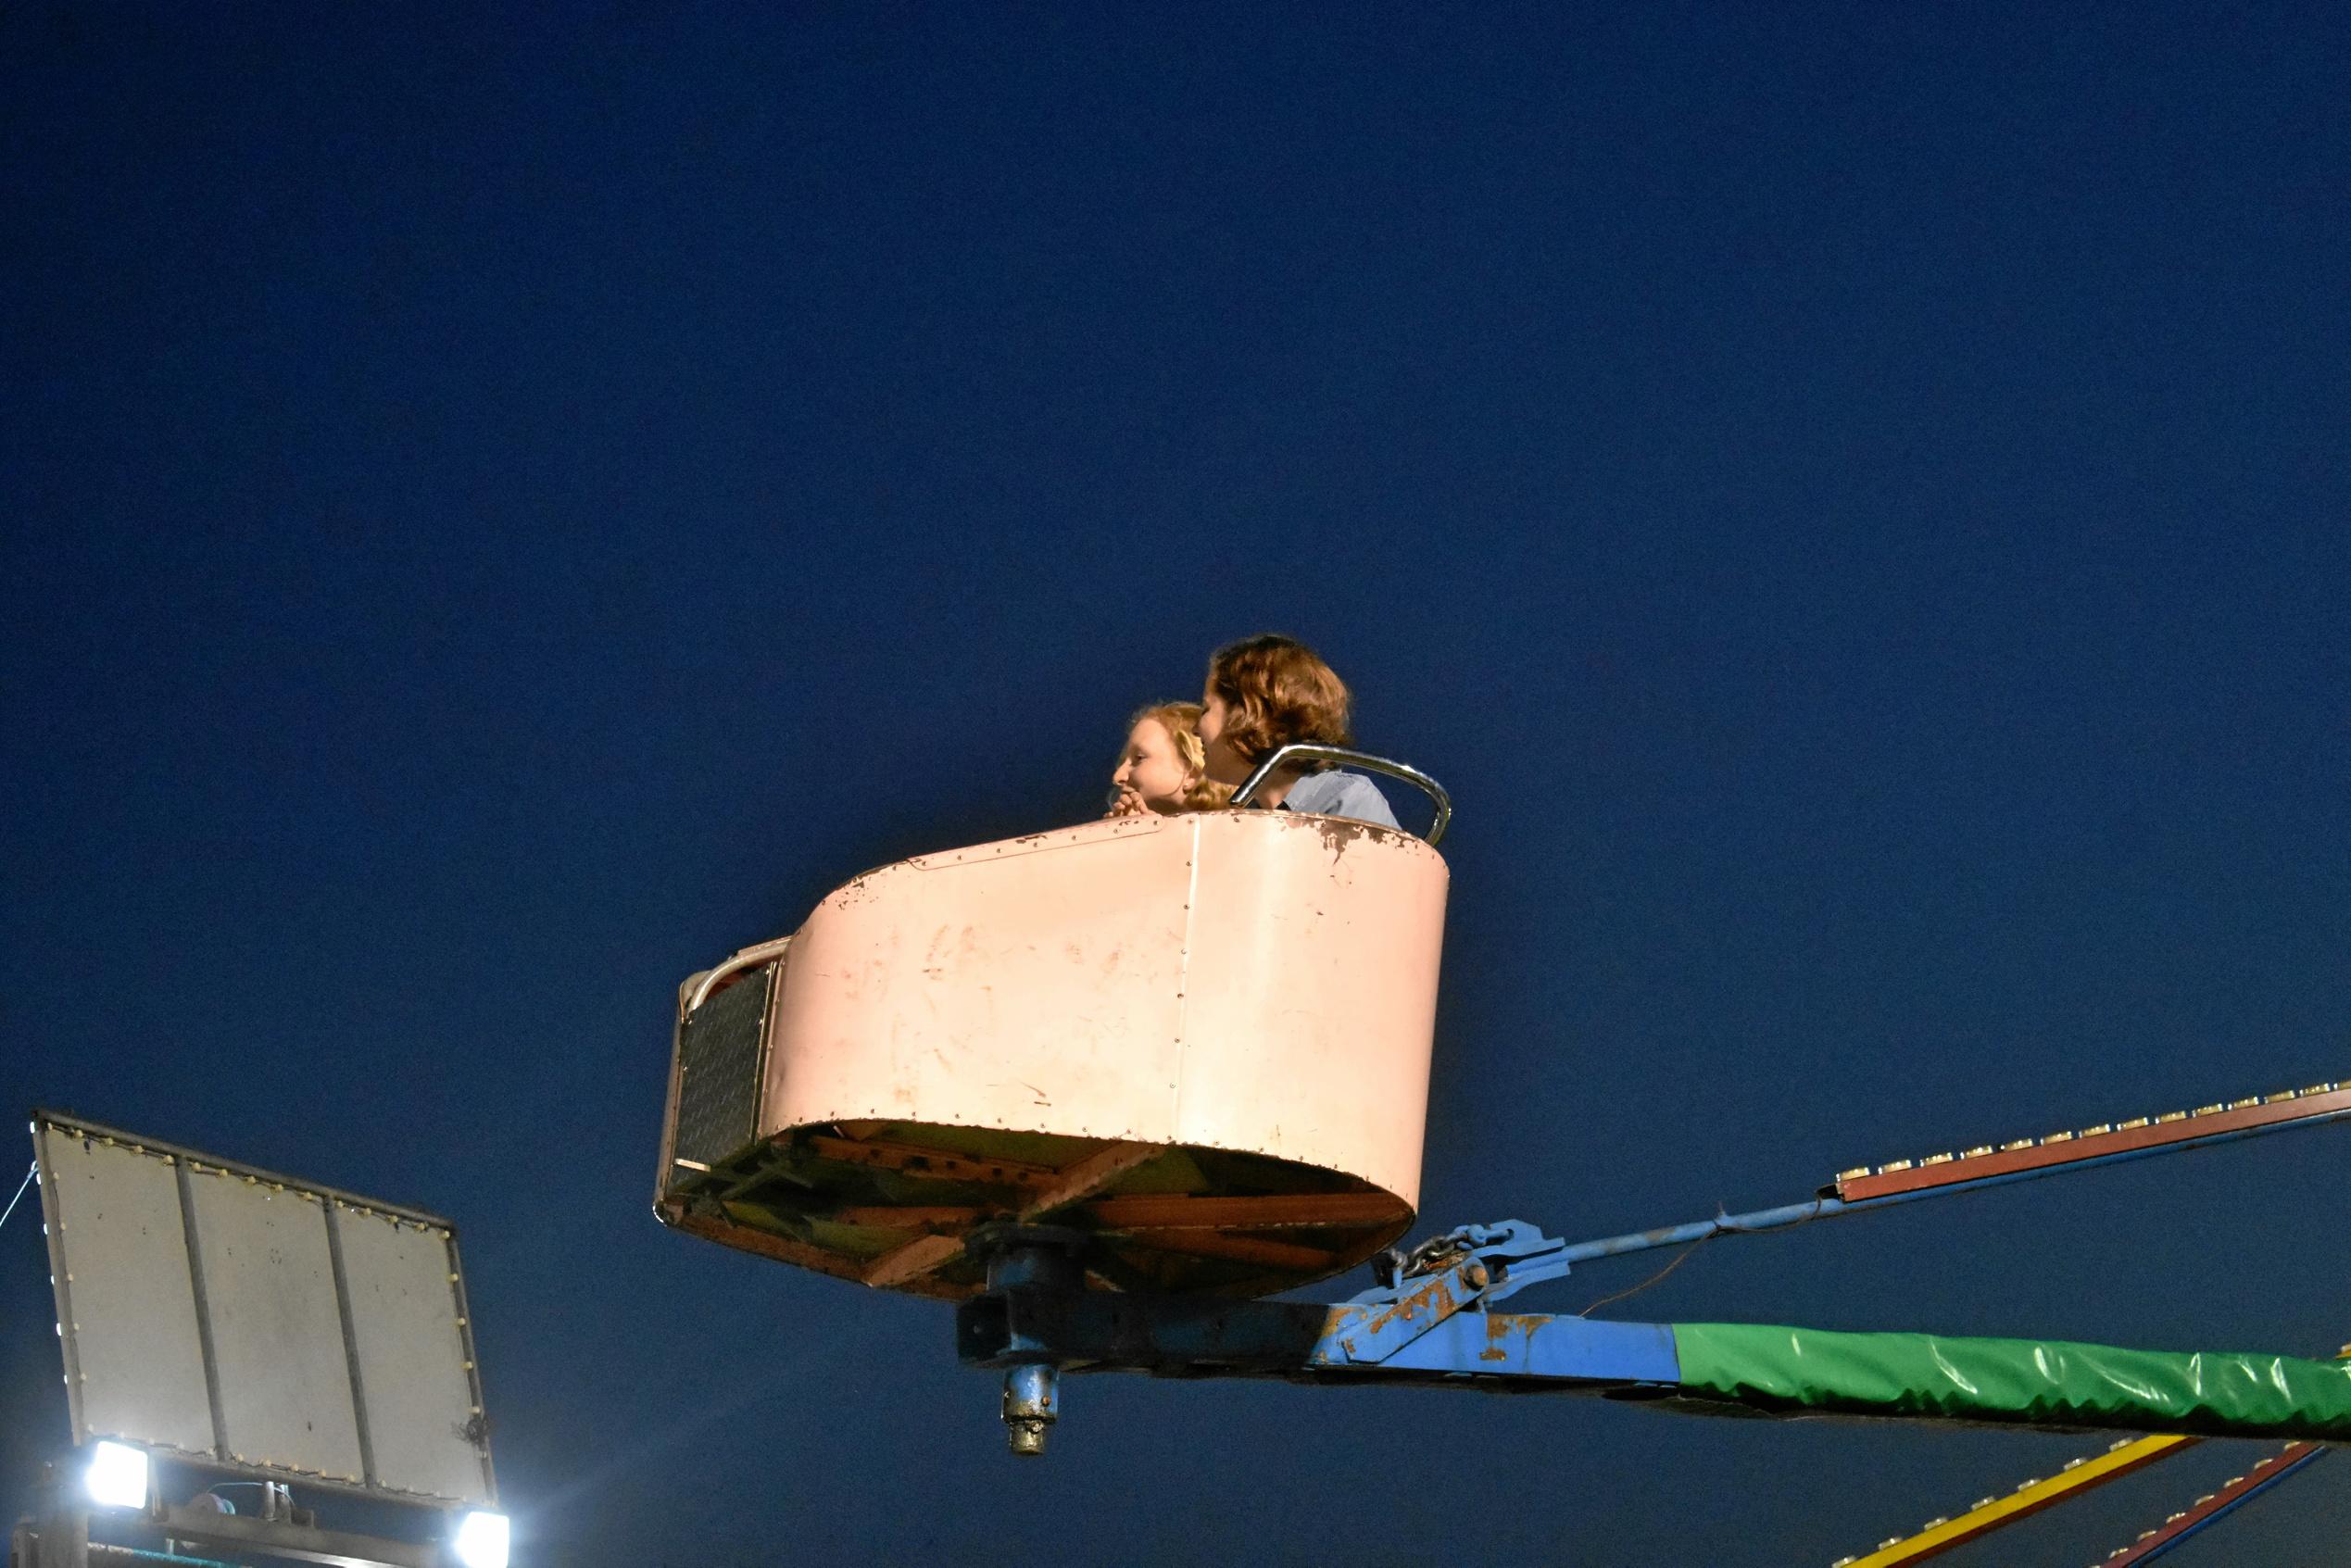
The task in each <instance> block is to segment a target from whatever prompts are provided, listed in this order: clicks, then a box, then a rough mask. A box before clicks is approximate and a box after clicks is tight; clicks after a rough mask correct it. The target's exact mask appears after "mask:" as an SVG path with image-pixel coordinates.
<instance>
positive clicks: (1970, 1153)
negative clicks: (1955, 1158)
mask: <svg viewBox="0 0 2351 1568" xmlns="http://www.w3.org/2000/svg"><path fill="white" fill-rule="evenodd" d="M1991 1152H1992V1146H1991V1145H1990V1144H1988V1143H1980V1144H1978V1145H1976V1147H1975V1148H1969V1149H1963V1150H1961V1151H1960V1154H1959V1158H1960V1159H1962V1160H1980V1159H1982V1158H1983V1157H1984V1156H1985V1155H1987V1154H1990V1153H1991Z"/></svg>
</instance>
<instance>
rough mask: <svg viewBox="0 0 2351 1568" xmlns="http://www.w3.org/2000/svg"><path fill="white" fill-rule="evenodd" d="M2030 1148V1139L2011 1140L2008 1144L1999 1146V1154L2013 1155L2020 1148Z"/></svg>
mask: <svg viewBox="0 0 2351 1568" xmlns="http://www.w3.org/2000/svg"><path fill="white" fill-rule="evenodd" d="M2031 1147H2032V1140H2031V1139H2030V1138H2012V1139H2010V1140H2009V1141H2008V1142H2006V1143H2004V1144H2002V1145H2001V1146H2000V1152H2001V1153H2003V1154H2014V1153H2016V1152H2017V1150H2018V1149H2020V1148H2031Z"/></svg>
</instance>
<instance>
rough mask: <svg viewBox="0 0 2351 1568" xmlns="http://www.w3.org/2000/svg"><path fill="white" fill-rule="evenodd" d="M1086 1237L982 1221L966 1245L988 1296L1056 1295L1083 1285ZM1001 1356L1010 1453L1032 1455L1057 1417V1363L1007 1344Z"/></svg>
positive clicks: (1038, 1452)
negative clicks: (983, 1274) (982, 1266)
mask: <svg viewBox="0 0 2351 1568" xmlns="http://www.w3.org/2000/svg"><path fill="white" fill-rule="evenodd" d="M1089 1239H1090V1238H1089V1237H1088V1236H1087V1235H1086V1234H1085V1233H1084V1232H1082V1231H1073V1230H1063V1229H1061V1228H1058V1227H1055V1226H1051V1225H1019V1224H1005V1225H987V1226H982V1227H981V1228H980V1229H978V1230H975V1231H974V1232H973V1233H972V1239H971V1250H972V1251H973V1253H974V1255H976V1256H978V1257H980V1258H982V1259H984V1260H986V1261H987V1289H988V1295H989V1296H990V1297H992V1298H1000V1297H1002V1296H1003V1295H1004V1294H1006V1293H1008V1292H1023V1293H1032V1292H1033V1293H1037V1294H1041V1295H1047V1296H1060V1295H1063V1294H1066V1293H1071V1292H1076V1291H1082V1290H1084V1289H1085V1288H1086V1269H1085V1265H1084V1263H1083V1262H1082V1261H1080V1260H1081V1254H1082V1253H1083V1251H1084V1249H1085V1248H1086V1247H1087V1244H1088V1241H1089ZM1004 1359H1005V1360H1008V1361H1012V1364H1011V1365H1010V1366H1007V1367H1006V1368H1005V1372H1004V1404H1003V1418H1004V1438H1005V1442H1006V1444H1007V1445H1008V1446H1009V1447H1010V1448H1011V1449H1012V1452H1013V1453H1014V1454H1017V1455H1019V1456H1020V1457H1021V1458H1024V1459H1035V1458H1037V1457H1039V1456H1041V1455H1042V1454H1043V1453H1044V1452H1045V1439H1046V1437H1047V1436H1049V1435H1050V1433H1051V1431H1052V1427H1053V1423H1054V1422H1055V1421H1057V1420H1059V1419H1060V1417H1061V1368H1060V1367H1059V1366H1058V1365H1057V1364H1055V1361H1054V1360H1053V1358H1052V1357H1051V1356H1050V1354H1049V1353H1047V1352H1045V1351H1044V1350H1042V1349H1041V1348H1032V1349H1025V1350H1024V1349H1018V1348H1015V1349H1012V1351H1011V1352H1010V1354H1009V1355H1007V1356H1006V1357H1005V1358H1004Z"/></svg>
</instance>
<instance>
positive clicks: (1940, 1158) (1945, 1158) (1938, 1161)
mask: <svg viewBox="0 0 2351 1568" xmlns="http://www.w3.org/2000/svg"><path fill="white" fill-rule="evenodd" d="M1951 1160H1952V1156H1951V1154H1950V1152H1949V1151H1948V1150H1945V1151H1944V1152H1943V1153H1942V1154H1930V1155H1928V1156H1927V1157H1926V1158H1925V1159H1924V1160H1919V1161H1918V1163H1919V1164H1921V1165H1948V1164H1950V1163H1951Z"/></svg>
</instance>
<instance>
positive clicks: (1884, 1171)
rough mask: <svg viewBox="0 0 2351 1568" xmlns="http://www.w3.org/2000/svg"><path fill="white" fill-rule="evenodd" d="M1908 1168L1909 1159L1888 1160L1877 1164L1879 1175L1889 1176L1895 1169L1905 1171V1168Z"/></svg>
mask: <svg viewBox="0 0 2351 1568" xmlns="http://www.w3.org/2000/svg"><path fill="white" fill-rule="evenodd" d="M1909 1169H1910V1161H1909V1160H1890V1161H1888V1162H1887V1163H1885V1164H1883V1165H1880V1166H1879V1167H1878V1174H1880V1175H1881V1176H1891V1175H1892V1174H1893V1173H1895V1172H1896V1171H1907V1170H1909Z"/></svg>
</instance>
